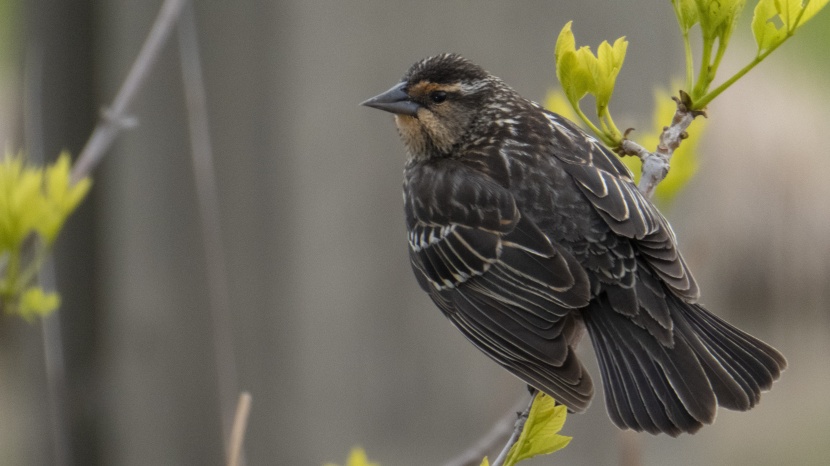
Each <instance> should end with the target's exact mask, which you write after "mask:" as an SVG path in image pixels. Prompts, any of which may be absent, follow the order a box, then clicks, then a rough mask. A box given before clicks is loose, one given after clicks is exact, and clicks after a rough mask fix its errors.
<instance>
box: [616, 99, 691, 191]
mask: <svg viewBox="0 0 830 466" xmlns="http://www.w3.org/2000/svg"><path fill="white" fill-rule="evenodd" d="M672 98H673V99H674V101H675V102H676V103H677V111H676V112H675V113H674V117H673V118H672V122H671V125H670V126H666V127H664V128H663V132H662V133H661V134H660V142H659V143H658V144H657V149H656V150H655V151H654V152H649V151H648V149H646V148H644V147H643V146H641V145H639V144H637V143H636V142H634V141H632V140H630V139H628V137H627V136H628V133H629V131H630V130H629V131H626V138H625V139H623V141H622V144H621V145H620V149H621V151H622V153H623V154H625V155H634V156H637V157H639V158H640V160H642V162H643V168H642V176H641V177H640V184H639V185H638V186H637V188H638V189H639V190H640V192H641V193H642V194H643V195H644V196H645V197H646V198H651V196H653V195H654V190H655V188H657V185H658V184H660V182H661V181H663V179H664V178H666V175H668V174H669V162H670V161H671V157H672V155H673V154H674V151H675V150H676V149H677V148H678V147H679V146H680V142H681V141H683V140H684V139H686V138H687V137H689V135H688V133H686V129H687V128H688V127H689V125H690V124H692V121H694V119H695V118H696V117H698V116H701V115H702V116H704V117H705V116H706V112H705V111H704V110H689V103H690V100H689V95H688V94H686V93H685V92H683V91H680V97H679V98H678V97H672Z"/></svg>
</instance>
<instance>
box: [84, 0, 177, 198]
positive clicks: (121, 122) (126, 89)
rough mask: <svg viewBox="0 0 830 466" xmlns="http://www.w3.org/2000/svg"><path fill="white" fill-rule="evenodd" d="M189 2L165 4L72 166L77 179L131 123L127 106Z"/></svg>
mask: <svg viewBox="0 0 830 466" xmlns="http://www.w3.org/2000/svg"><path fill="white" fill-rule="evenodd" d="M186 3H187V0H165V1H164V3H163V4H162V5H161V8H160V9H159V13H158V16H157V17H156V20H155V22H154V23H153V27H152V29H151V30H150V33H149V34H148V35H147V39H146V40H145V41H144V45H143V46H142V47H141V51H140V52H139V53H138V56H137V57H136V59H135V61H134V62H133V65H132V67H131V68H130V72H129V73H128V74H127V78H126V79H125V80H124V82H123V83H122V84H121V88H120V89H119V90H118V94H116V96H115V99H114V100H113V102H112V105H111V106H110V107H109V108H108V109H106V110H104V111H103V112H102V114H101V120H100V121H99V122H98V125H97V126H96V127H95V129H94V130H93V132H92V135H91V136H90V137H89V140H88V141H87V143H86V145H85V146H84V148H83V150H81V153H80V155H79V156H78V160H77V161H76V162H75V165H74V167H73V169H72V181H73V182H77V181H78V180H80V179H82V178H84V177H86V176H88V175H89V174H90V173H91V172H92V170H93V169H94V168H95V167H96V166H97V165H98V163H99V162H100V161H101V159H102V158H103V157H104V155H106V153H107V150H108V149H109V147H110V145H112V141H113V140H114V139H115V136H116V135H118V133H119V132H120V131H121V130H122V129H124V128H126V127H129V126H130V125H131V122H132V120H131V119H130V118H129V117H128V116H127V114H126V112H127V107H128V106H129V105H130V103H131V102H132V100H133V97H135V94H136V92H138V90H139V89H140V88H141V85H142V84H143V83H144V79H145V78H146V77H147V74H148V73H149V72H150V70H151V69H152V68H153V64H155V62H156V59H157V58H158V55H159V51H160V50H161V48H162V46H163V45H164V44H165V43H166V42H167V39H168V37H169V36H170V32H171V31H172V30H173V26H175V25H176V22H177V20H178V18H179V15H180V14H181V11H182V7H184V5H185V4H186Z"/></svg>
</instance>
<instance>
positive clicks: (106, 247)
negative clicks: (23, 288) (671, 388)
mask: <svg viewBox="0 0 830 466" xmlns="http://www.w3.org/2000/svg"><path fill="white" fill-rule="evenodd" d="M160 5H161V1H160V0H144V1H140V2H139V1H128V0H98V1H92V0H25V1H24V0H2V1H0V7H2V13H3V19H2V22H3V31H4V32H3V34H4V36H3V38H4V39H6V40H4V41H3V45H2V47H0V51H2V53H3V57H2V60H0V63H2V67H3V69H2V72H0V103H2V108H0V131H1V132H2V133H0V135H2V141H3V143H5V144H6V145H7V146H8V147H11V148H18V147H23V146H24V144H26V147H27V149H28V150H29V151H31V152H35V153H42V154H45V156H46V157H48V158H51V157H54V156H55V155H56V154H57V153H58V151H59V150H61V149H62V148H66V149H69V150H70V151H71V152H72V153H73V154H77V153H78V152H79V151H80V149H81V148H82V146H83V144H84V142H85V141H86V139H87V138H88V136H89V134H90V132H91V131H92V129H93V127H94V125H95V123H96V121H97V116H98V112H99V109H100V108H101V107H103V106H105V105H107V104H109V103H110V102H111V101H112V98H113V97H114V95H115V92H116V91H117V89H118V86H119V85H120V84H121V82H122V80H123V79H124V77H125V76H126V73H127V70H128V68H129V66H130V64H131V63H132V61H133V59H134V58H135V56H136V54H137V53H138V50H139V48H140V46H141V44H142V42H143V41H144V38H145V36H146V34H147V32H148V31H149V28H150V26H151V24H152V22H153V20H154V18H155V15H156V13H157V11H158V8H159V6H160ZM750 8H751V7H750ZM195 10H196V23H197V29H198V36H199V46H200V49H201V57H202V61H203V63H202V64H203V73H204V80H205V86H206V90H207V99H208V100H207V105H208V111H209V118H210V130H211V138H212V142H213V149H214V153H215V164H216V169H217V176H218V180H217V181H218V189H219V195H220V205H219V208H220V209H221V214H222V215H221V227H222V243H223V244H222V245H223V248H224V254H225V255H226V257H227V269H228V273H229V276H230V279H229V283H228V286H229V298H230V302H231V309H232V314H233V319H232V334H233V338H232V347H233V350H234V353H235V363H236V366H237V375H238V377H237V381H236V382H235V383H236V385H238V387H239V388H241V389H245V390H248V391H250V392H251V394H252V396H253V409H252V412H251V417H250V423H249V427H248V435H247V438H246V452H247V464H249V465H265V464H268V465H272V464H274V465H321V464H322V463H325V462H335V463H338V464H343V463H344V462H345V458H346V456H347V454H348V452H349V449H350V448H351V447H352V446H354V445H362V446H363V447H365V448H366V450H367V451H368V454H369V457H370V459H371V460H373V461H378V462H380V463H381V464H382V465H384V466H392V465H403V466H405V465H432V464H442V463H443V462H444V461H446V460H448V459H449V458H451V457H453V456H454V455H456V454H457V453H459V452H461V451H462V450H464V449H466V448H467V447H468V446H469V445H470V444H471V443H472V442H473V441H475V440H476V439H478V438H479V437H480V436H481V435H483V434H484V433H485V432H486V431H487V430H488V429H489V427H490V425H491V424H492V423H493V422H495V421H496V420H497V419H499V418H501V417H502V416H503V415H504V413H505V412H506V411H507V410H508V409H509V408H510V407H511V406H512V405H513V404H514V403H515V401H516V400H517V399H518V398H519V397H521V396H522V395H523V394H524V393H525V388H524V386H523V385H522V384H521V383H520V382H519V381H518V380H517V379H515V378H513V377H512V376H510V375H509V374H508V373H507V372H505V371H503V370H501V369H500V368H499V367H497V366H496V365H495V364H493V363H491V362H490V361H489V360H488V359H487V358H486V357H485V356H483V355H482V354H480V353H479V352H478V351H477V350H476V349H474V348H473V346H472V345H470V344H468V343H467V342H466V341H465V340H464V339H463V337H462V336H461V334H460V333H458V332H457V331H456V330H455V329H453V328H452V327H451V326H450V324H449V323H448V322H447V321H446V320H445V319H444V317H443V316H441V314H440V312H439V311H438V310H437V309H436V308H435V307H434V306H433V305H432V303H431V302H429V300H428V299H427V297H426V296H425V295H424V294H423V293H422V292H421V291H420V290H419V289H418V287H417V285H416V283H415V280H414V279H413V277H412V275H411V271H410V268H409V265H408V262H407V254H406V246H405V236H404V225H403V215H402V209H401V194H400V185H401V178H402V177H401V173H402V166H403V162H404V151H403V147H402V145H401V143H400V141H399V140H398V137H397V134H396V131H395V129H394V125H393V122H392V121H391V118H390V117H389V116H388V115H385V114H381V112H378V111H375V110H369V109H366V108H363V107H359V106H358V103H359V102H361V101H363V100H364V99H366V98H368V97H371V96H373V95H375V94H377V93H379V92H381V91H383V90H386V89H387V88H388V87H390V86H391V85H392V84H394V83H395V82H396V81H397V80H398V79H399V78H400V76H401V75H402V74H403V73H404V71H405V70H406V69H407V68H408V66H409V65H410V64H411V63H412V62H414V61H416V60H418V59H420V58H423V57H425V56H428V55H432V54H435V53H439V52H444V51H455V52H460V53H462V54H464V55H465V56H467V57H468V58H470V59H472V60H473V61H475V62H477V63H479V64H481V65H483V66H484V67H485V68H487V69H488V70H490V71H491V72H493V73H494V74H496V75H498V76H500V77H502V78H503V79H504V80H505V81H507V82H508V83H510V84H511V85H512V86H513V87H514V88H516V89H517V90H518V91H519V92H521V93H522V94H523V95H525V96H526V97H528V98H531V99H534V100H541V99H543V98H544V96H545V93H546V92H547V91H548V90H549V89H552V88H555V87H556V85H557V84H556V78H555V69H554V63H553V47H554V43H555V40H556V37H557V35H558V32H559V30H560V29H561V28H562V26H563V25H564V24H565V22H567V21H568V20H574V31H575V34H576V38H577V43H578V44H587V45H591V46H592V47H593V48H594V50H596V46H597V45H598V44H599V42H600V41H601V40H604V39H607V40H609V41H613V40H614V39H616V38H617V37H619V36H622V35H625V36H627V38H628V40H629V41H630V45H629V48H628V55H627V57H626V62H625V65H624V67H623V70H622V72H621V74H620V78H619V82H618V86H617V90H616V94H615V98H614V100H613V102H612V109H613V110H614V114H615V119H616V121H617V123H618V125H619V126H620V127H621V128H626V127H632V126H635V127H638V128H643V131H644V130H645V128H646V126H647V125H648V122H650V121H651V116H650V109H651V105H652V92H653V89H654V88H655V87H656V86H663V87H665V86H667V85H668V83H670V82H671V80H672V79H673V78H676V77H679V76H682V73H683V70H682V65H683V55H682V43H681V40H680V36H679V33H678V31H677V28H676V25H675V19H674V15H673V12H672V10H671V6H670V4H669V2H658V1H653V0H652V1H645V0H642V1H631V2H605V1H599V0H591V1H582V2H563V1H523V2H494V1H487V2H460V1H458V2H444V1H422V2H387V1H381V0H367V1H257V0H244V1H243V0H240V1H235V2H226V1H210V0H204V1H201V2H197V5H196V8H195ZM749 17H751V11H747V12H745V14H744V24H743V26H742V27H741V28H740V30H739V31H738V32H737V33H736V37H735V39H734V42H735V43H734V44H733V46H732V48H731V49H730V50H731V52H730V53H729V54H728V55H727V61H728V63H727V64H726V65H725V68H726V69H725V70H724V74H723V76H727V75H728V74H727V72H728V71H729V70H735V69H737V68H738V67H740V66H741V65H742V64H743V63H745V62H746V61H748V60H749V59H750V58H751V57H752V56H753V55H754V42H753V41H752V37H751V34H750V32H749V28H748V25H747V24H746V23H747V19H748V18H749ZM828 31H830V14H828V13H827V12H826V11H825V12H823V14H821V15H819V17H817V18H816V19H815V20H814V23H811V24H808V25H807V26H806V27H805V30H804V31H802V32H800V33H799V34H798V35H797V36H796V37H795V39H794V40H792V41H791V42H789V43H787V44H785V45H784V46H783V47H782V48H781V49H780V50H779V51H778V52H776V53H775V54H773V56H772V57H771V58H770V59H769V60H768V62H765V63H763V64H762V65H761V66H759V67H758V68H757V69H756V70H754V71H753V72H752V73H751V74H749V75H748V76H747V77H745V78H744V79H743V80H741V81H740V82H739V83H738V85H737V86H735V88H734V89H732V90H730V91H728V92H727V93H726V94H724V95H723V96H722V97H721V98H719V99H718V100H716V101H715V102H714V103H713V104H712V105H711V106H710V118H709V125H708V133H707V134H706V136H705V137H704V143H703V145H702V148H701V154H700V156H701V163H702V166H701V169H700V172H699V174H698V175H697V177H696V178H695V179H694V180H693V181H692V182H691V185H690V186H689V188H688V189H687V190H686V191H684V192H683V193H682V194H681V198H680V199H679V200H678V201H676V202H675V203H674V205H672V206H671V208H669V209H667V210H666V211H665V213H666V215H667V216H668V217H669V219H670V221H671V222H672V223H673V225H674V227H675V231H676V233H677V236H678V237H679V240H680V243H681V249H682V250H683V251H684V253H685V255H686V257H687V259H688V261H689V262H690V264H691V267H692V270H693V271H694V272H695V275H696V277H697V279H698V280H699V282H700V283H701V286H702V289H703V300H702V301H703V302H704V303H705V304H707V305H708V307H710V308H711V309H712V310H714V311H715V312H716V313H718V314H719V315H721V316H724V317H725V318H727V319H728V320H730V321H732V322H733V323H735V324H737V325H738V326H739V327H741V328H743V329H746V330H747V331H750V332H751V333H754V334H755V335H757V336H759V337H761V338H762V339H764V340H766V341H768V342H770V343H772V344H773V345H775V346H777V347H778V348H779V349H781V350H782V351H783V352H784V354H785V355H786V356H787V357H788V358H789V363H790V367H789V368H788V369H787V371H786V372H785V374H784V376H783V378H782V380H781V381H779V382H778V383H777V384H776V386H775V388H774V390H773V391H772V392H770V393H768V394H766V395H764V397H763V400H762V403H761V404H760V405H759V406H758V407H757V408H756V409H754V410H753V411H751V412H748V413H740V414H736V413H732V412H728V411H721V413H720V416H719V417H718V419H717V422H716V424H715V425H713V426H710V427H707V428H705V429H703V430H702V431H701V432H700V433H699V434H697V435H694V436H684V437H681V438H678V439H671V438H667V437H652V436H648V435H640V436H635V437H636V439H635V440H634V442H635V443H637V444H639V448H640V449H641V453H642V463H641V464H643V465H667V464H672V465H680V464H682V465H685V464H701V465H703V464H707V465H709V464H716V465H721V464H723V465H726V464H729V465H780V464H799V465H826V464H828V462H830V443H828V442H827V438H828V435H830V421H828V418H830V399H829V398H828V397H827V396H826V391H827V387H828V384H830V358H829V357H828V356H829V355H830V336H829V334H830V332H828V329H830V318H828V317H829V316H828V314H829V313H828V308H829V307H830V283H828V281H829V279H830V207H829V206H828V205H829V204H828V199H830V183H827V181H826V180H827V178H828V176H830V153H828V152H830V150H828V145H827V142H826V135H827V133H828V130H830V105H828V103H830V91H828V87H827V85H826V82H827V81H826V76H827V73H828V72H830V58H828V54H827V53H826V49H827V45H828V43H830V32H828ZM175 39H176V36H175V35H174V36H172V38H171V42H170V43H169V44H168V45H167V46H166V47H165V49H164V52H163V53H162V56H161V59H160V61H159V62H158V63H157V65H156V67H155V68H154V69H153V71H152V72H151V74H150V75H149V77H148V79H147V81H146V83H145V85H144V87H143V89H142V90H141V92H140V93H139V94H138V96H137V98H136V100H135V102H134V105H133V106H132V107H131V111H130V113H131V114H132V115H134V116H135V117H136V118H137V120H138V122H139V125H138V126H137V127H136V128H134V129H131V130H129V131H127V132H125V133H123V134H122V135H121V136H120V137H119V138H118V140H117V143H116V145H115V147H114V148H113V150H112V151H111V153H110V154H109V155H108V157H107V159H106V160H105V162H104V163H103V164H102V165H101V166H100V167H99V169H98V170H96V172H95V173H94V188H93V190H92V192H91V195H90V196H89V197H88V198H87V200H86V201H85V203H84V205H83V206H82V208H81V209H80V210H79V212H78V213H77V215H75V216H74V217H73V218H72V219H71V220H70V222H69V224H68V225H67V228H66V230H65V231H64V233H63V235H62V237H61V239H60V240H59V246H58V250H57V252H56V255H55V270H56V277H57V286H58V288H59V290H60V292H61V293H62V296H63V307H62V309H61V310H60V311H59V313H58V314H56V315H54V316H52V317H50V319H52V323H53V324H55V326H56V327H57V328H59V329H60V330H61V333H62V340H61V341H60V348H61V349H62V352H63V357H64V370H65V383H63V384H62V385H61V386H60V387H59V389H60V390H59V394H60V395H61V397H59V398H58V399H59V400H62V401H59V405H58V406H57V408H58V409H57V410H54V409H53V410H50V405H49V402H48V400H49V399H50V398H49V391H48V386H49V385H48V383H47V373H46V370H45V369H44V349H43V348H44V341H43V340H44V334H43V329H42V327H41V326H40V325H38V324H34V325H32V324H27V323H25V322H23V321H21V320H20V319H18V318H15V317H9V316H3V317H2V319H0V451H2V454H1V455H0V465H46V464H62V465H63V464H66V465H184V464H187V465H191V464H192V465H220V464H223V463H224V461H223V459H222V457H223V451H222V443H223V438H222V429H221V422H220V408H219V401H220V400H219V398H220V395H219V392H218V388H217V387H218V384H217V372H216V365H215V363H214V360H215V356H216V347H215V344H214V339H213V337H212V330H211V318H210V314H209V312H208V292H209V290H208V285H207V273H206V271H205V263H206V261H205V258H204V254H203V247H202V240H203V232H202V231H201V229H200V227H199V217H198V212H197V202H196V196H195V184H194V174H193V170H192V167H191V162H190V143H189V137H188V132H187V122H186V110H185V105H184V104H185V101H184V95H183V91H182V78H181V69H180V63H179V55H178V49H177V47H176V40H175ZM692 130H694V126H693V127H692ZM635 136H636V133H635ZM27 140H28V143H27ZM52 343H54V342H52ZM581 350H582V353H583V354H584V355H585V358H586V359H587V360H588V361H589V364H590V367H591V369H592V370H593V374H594V376H595V377H596V378H597V379H598V373H597V372H596V370H595V369H596V367H595V363H594V362H593V355H592V354H591V351H590V345H587V344H585V345H583V347H582V348H581ZM54 412H58V413H63V416H62V418H63V419H64V421H63V422H61V423H60V424H59V425H55V417H54ZM53 432H59V433H62V434H63V436H64V438H66V439H67V441H66V443H65V444H64V445H63V447H62V448H59V449H55V447H54V442H53ZM563 433H564V434H566V435H571V436H573V437H574V440H573V442H572V443H571V444H570V446H568V447H567V448H566V449H565V450H563V451H561V452H559V453H557V454H556V455H555V456H553V457H549V458H547V459H545V460H541V461H540V460H536V461H534V462H528V464H538V465H541V464H557V465H599V464H611V465H613V464H619V455H620V444H621V442H622V439H623V437H621V436H620V434H619V433H618V431H617V429H616V428H615V427H613V426H612V424H611V422H610V421H609V420H608V417H607V415H606V413H605V408H604V401H603V399H602V395H601V394H600V395H598V397H597V399H596V400H595V401H594V404H593V406H592V408H591V409H590V410H589V412H588V413H587V414H584V415H573V416H570V417H569V418H568V422H567V423H566V425H565V428H564V430H563ZM626 438H628V437H626ZM628 440H629V441H630V440H631V438H628ZM56 452H57V453H56ZM61 452H62V453H61Z"/></svg>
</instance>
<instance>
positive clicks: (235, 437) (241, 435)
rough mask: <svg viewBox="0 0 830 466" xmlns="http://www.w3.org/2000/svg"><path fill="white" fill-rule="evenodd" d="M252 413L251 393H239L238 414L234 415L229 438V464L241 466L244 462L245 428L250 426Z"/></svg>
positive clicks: (229, 465) (230, 465)
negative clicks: (249, 416)
mask: <svg viewBox="0 0 830 466" xmlns="http://www.w3.org/2000/svg"><path fill="white" fill-rule="evenodd" d="M249 414H251V394H250V393H248V392H242V393H240V394H239V403H238V404H237V405H236V415H234V417H233V429H232V430H231V437H230V439H228V442H229V444H230V450H229V453H228V466H240V465H241V464H243V462H242V444H243V443H244V442H245V430H246V429H247V427H248V415H249Z"/></svg>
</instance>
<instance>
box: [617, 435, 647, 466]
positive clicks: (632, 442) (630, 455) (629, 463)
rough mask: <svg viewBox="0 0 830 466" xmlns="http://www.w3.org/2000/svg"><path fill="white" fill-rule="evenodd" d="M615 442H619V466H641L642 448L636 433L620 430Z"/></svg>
mask: <svg viewBox="0 0 830 466" xmlns="http://www.w3.org/2000/svg"><path fill="white" fill-rule="evenodd" d="M617 442H619V453H620V458H619V459H620V466H642V464H643V452H642V449H643V446H642V442H641V437H640V435H639V434H638V433H637V432H634V431H632V430H621V431H619V434H618V435H617Z"/></svg>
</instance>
